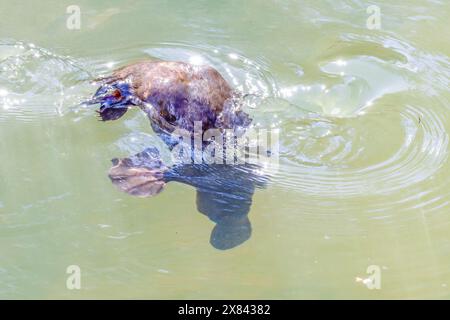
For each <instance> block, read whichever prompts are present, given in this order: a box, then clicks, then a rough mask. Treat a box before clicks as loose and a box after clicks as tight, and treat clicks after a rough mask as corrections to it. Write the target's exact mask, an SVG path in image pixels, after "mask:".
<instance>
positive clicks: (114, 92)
mask: <svg viewBox="0 0 450 320" xmlns="http://www.w3.org/2000/svg"><path fill="white" fill-rule="evenodd" d="M85 103H86V104H97V103H99V104H100V109H99V110H98V114H99V115H100V118H101V120H102V121H108V120H117V119H119V118H120V117H122V116H123V115H124V114H125V112H127V110H128V108H129V107H131V106H133V105H138V104H139V103H140V100H139V99H138V98H136V97H135V96H134V95H133V93H132V92H131V87H130V84H129V83H128V82H127V81H117V82H112V83H105V84H103V85H102V86H101V87H100V88H99V89H98V90H97V92H96V93H95V94H94V95H93V97H92V99H91V100H88V101H86V102H85Z"/></svg>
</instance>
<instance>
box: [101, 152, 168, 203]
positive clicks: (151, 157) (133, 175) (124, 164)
mask: <svg viewBox="0 0 450 320" xmlns="http://www.w3.org/2000/svg"><path fill="white" fill-rule="evenodd" d="M112 163H113V166H112V167H111V169H109V173H108V175H109V178H110V179H111V181H112V183H113V184H114V185H115V186H116V187H117V188H118V189H119V190H121V191H123V192H126V193H128V194H130V195H133V196H138V197H151V196H154V195H156V194H158V193H160V192H161V191H162V190H163V188H164V186H165V184H166V182H165V180H164V172H165V171H167V167H166V166H165V165H164V164H163V163H162V161H161V158H160V155H159V152H158V150H157V149H156V148H147V149H145V150H144V151H142V152H140V153H138V154H136V155H134V156H132V157H129V158H122V159H117V158H116V159H113V160H112Z"/></svg>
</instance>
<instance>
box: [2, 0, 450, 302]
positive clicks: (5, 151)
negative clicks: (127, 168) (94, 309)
mask: <svg viewBox="0 0 450 320" xmlns="http://www.w3.org/2000/svg"><path fill="white" fill-rule="evenodd" d="M75 2H76V3H74V1H70V2H69V1H40V2H39V3H38V2H35V1H14V2H11V1H3V0H2V1H0V18H1V19H0V137H1V139H0V151H1V152H0V164H1V165H0V297H1V298H194V299H195V298H288V299H292V298H327V299H333V298H450V223H449V220H450V189H449V182H450V162H449V159H448V156H449V148H450V146H449V137H448V133H449V131H450V113H449V107H450V105H449V98H450V94H449V82H450V79H449V78H450V60H449V53H450V43H449V39H450V27H449V22H448V17H449V15H450V5H449V3H448V2H447V1H444V0H442V1H439V0H434V1H431V0H430V1H408V2H406V1H395V3H393V2H392V1H375V2H373V1H371V2H370V3H369V2H366V1H358V0H354V1H281V0H278V1H277V0H271V1H257V0H252V1H245V3H244V2H242V1H223V2H222V1H220V2H219V1H137V0H136V1H133V0H129V1H96V2H95V3H94V2H92V1H75ZM73 4H75V5H78V6H79V8H80V10H81V25H80V29H79V30H70V29H68V28H67V24H66V20H67V18H68V17H69V14H67V13H66V8H67V6H69V5H73ZM372 4H375V5H378V6H379V8H380V10H381V15H380V18H381V29H380V30H370V29H368V28H367V26H366V20H367V18H368V17H369V16H370V13H367V11H366V10H367V7H368V6H369V5H372ZM141 58H159V59H164V60H183V61H191V62H204V63H209V64H211V65H213V66H214V67H215V68H216V69H218V70H219V71H220V72H221V73H222V74H223V76H224V77H225V78H226V79H227V80H228V81H229V82H230V83H231V84H232V85H233V86H234V87H235V88H236V89H238V90H240V91H242V92H245V93H255V94H258V95H259V96H261V97H263V99H261V100H260V101H259V102H258V103H257V107H256V108H255V110H254V113H255V117H256V118H257V119H259V120H258V121H261V125H262V126H271V127H275V128H279V129H280V164H279V170H278V172H276V173H275V174H273V175H272V176H271V179H270V182H269V183H268V185H267V186H266V188H262V189H258V190H256V191H255V193H254V195H253V203H252V206H251V210H250V212H249V215H248V217H249V219H250V221H251V225H252V234H251V238H250V239H249V240H248V241H246V242H244V243H243V244H241V245H240V246H237V247H236V248H233V249H230V250H218V249H216V248H214V247H213V246H212V245H211V244H210V234H211V231H212V230H213V228H214V223H213V222H212V221H210V220H209V219H208V218H207V217H206V216H204V215H203V214H201V213H199V211H198V209H197V206H196V200H195V199H196V191H195V189H194V188H192V187H190V186H187V185H185V184H180V183H170V184H168V186H167V187H166V189H165V190H164V191H163V192H162V193H161V194H159V195H158V196H156V197H154V198H149V199H141V198H134V197H131V196H129V195H126V194H123V193H120V192H119V191H117V190H116V189H115V188H114V187H113V186H112V185H111V183H110V181H109V179H108V177H107V170H108V169H109V167H110V159H112V158H114V157H117V156H128V155H131V154H134V153H136V152H139V151H141V150H142V149H144V148H145V147H146V146H150V145H152V146H157V147H158V148H160V149H161V150H164V148H165V146H164V144H163V143H162V142H161V141H160V140H159V139H158V137H157V136H156V135H155V134H154V133H153V132H152V130H151V129H150V127H149V125H148V122H147V119H146V118H145V117H144V115H143V114H142V113H141V112H139V111H138V110H133V111H132V112H128V113H127V115H126V116H125V117H124V118H123V119H120V120H119V121H117V122H112V123H100V122H98V121H97V119H96V117H95V112H94V110H93V109H90V108H86V107H83V106H80V105H79V103H80V102H81V101H82V100H83V99H86V98H87V97H89V96H90V95H91V94H92V92H93V91H94V90H95V87H93V86H92V85H90V84H89V81H90V80H92V79H94V78H95V77H97V76H99V75H101V74H107V73H109V72H110V70H111V69H112V68H114V67H117V66H121V65H125V64H127V63H130V62H132V61H135V60H137V59H141ZM309 112H311V113H309ZM69 265H78V266H79V267H80V269H81V289H80V290H68V289H67V287H66V279H67V277H68V274H66V268H67V267H68V266H69ZM369 266H376V268H378V269H379V270H380V273H379V274H380V277H381V288H380V289H379V290H377V289H374V290H369V288H368V287H367V286H366V285H365V282H364V279H366V278H367V277H369V274H367V273H366V270H367V268H368V267H369ZM366 282H367V281H366Z"/></svg>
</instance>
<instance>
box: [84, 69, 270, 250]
mask: <svg viewBox="0 0 450 320" xmlns="http://www.w3.org/2000/svg"><path fill="white" fill-rule="evenodd" d="M100 81H101V86H100V88H99V89H98V90H97V92H96V93H95V94H94V96H93V97H92V99H91V100H89V101H88V102H87V103H88V104H97V103H98V104H100V109H99V110H98V113H99V115H100V119H101V120H103V121H108V120H116V119H119V118H120V117H122V116H123V115H124V114H125V113H126V112H127V110H128V109H129V108H130V107H133V106H138V107H139V108H141V109H142V110H143V111H144V112H145V113H146V114H147V116H148V118H149V119H150V123H151V126H152V128H153V130H154V131H155V132H156V133H157V134H158V135H159V136H160V137H161V138H162V139H163V140H164V141H165V142H166V144H167V145H168V147H169V148H170V149H172V148H173V147H174V145H173V142H171V141H170V140H169V139H167V136H168V135H170V133H172V132H173V131H174V130H175V129H184V130H187V131H189V132H192V131H193V129H194V123H195V122H197V121H198V122H201V128H202V130H203V132H204V131H206V130H208V129H212V128H215V129H234V128H237V127H240V128H246V127H247V126H248V125H249V124H250V123H251V119H250V117H249V115H248V114H247V113H245V112H244V111H243V110H242V109H241V107H240V104H239V98H240V94H239V93H237V92H236V91H234V90H233V89H232V88H231V86H230V85H229V84H228V83H227V81H226V80H225V79H224V78H223V77H222V76H221V75H220V73H219V72H218V71H217V70H215V69H214V68H212V67H211V66H207V65H201V66H197V65H191V64H188V63H185V62H168V61H143V62H138V63H134V64H131V65H129V66H126V67H123V68H120V69H118V70H116V71H115V72H113V74H112V75H111V76H109V77H105V78H102V79H100ZM112 162H113V167H112V168H111V169H110V171H109V177H110V179H111V181H112V182H113V184H114V185H116V186H117V187H118V188H119V189H120V190H122V191H124V192H127V193H129V194H131V195H135V196H140V197H148V196H154V195H156V194H158V193H159V192H161V191H162V189H163V188H164V186H165V185H166V183H167V182H169V181H177V182H182V183H186V184H189V185H191V186H194V187H195V188H196V189H197V208H198V210H199V211H200V212H202V213H203V214H205V215H207V216H208V217H209V218H210V219H211V220H212V221H214V222H215V223H216V224H217V226H216V228H215V229H214V231H213V232H212V234H211V240H210V241H211V243H212V244H213V246H214V247H216V248H218V249H229V248H232V247H234V246H236V245H239V244H240V243H242V242H244V241H245V240H247V239H248V238H249V237H250V234H251V226H250V222H249V220H248V218H247V214H248V212H249V210H250V206H251V202H252V195H253V193H254V189H255V186H256V187H263V186H264V185H265V182H266V179H265V178H264V177H260V176H258V175H255V174H254V172H256V171H257V170H254V168H253V166H251V165H248V164H241V165H225V164H224V165H212V166H211V165H205V164H201V165H194V164H179V165H174V166H172V167H168V166H166V165H165V164H164V163H163V162H162V161H161V158H160V155H159V151H158V150H157V149H156V148H154V147H149V148H147V149H146V150H144V151H142V152H140V153H138V154H136V155H134V156H131V157H129V158H122V159H113V160H112ZM230 182H231V183H230Z"/></svg>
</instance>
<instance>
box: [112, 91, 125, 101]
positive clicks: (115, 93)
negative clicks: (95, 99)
mask: <svg viewBox="0 0 450 320" xmlns="http://www.w3.org/2000/svg"><path fill="white" fill-rule="evenodd" d="M111 96H112V97H114V98H115V99H116V100H120V99H121V98H122V92H120V90H119V89H114V90H113V91H112V92H111Z"/></svg>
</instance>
